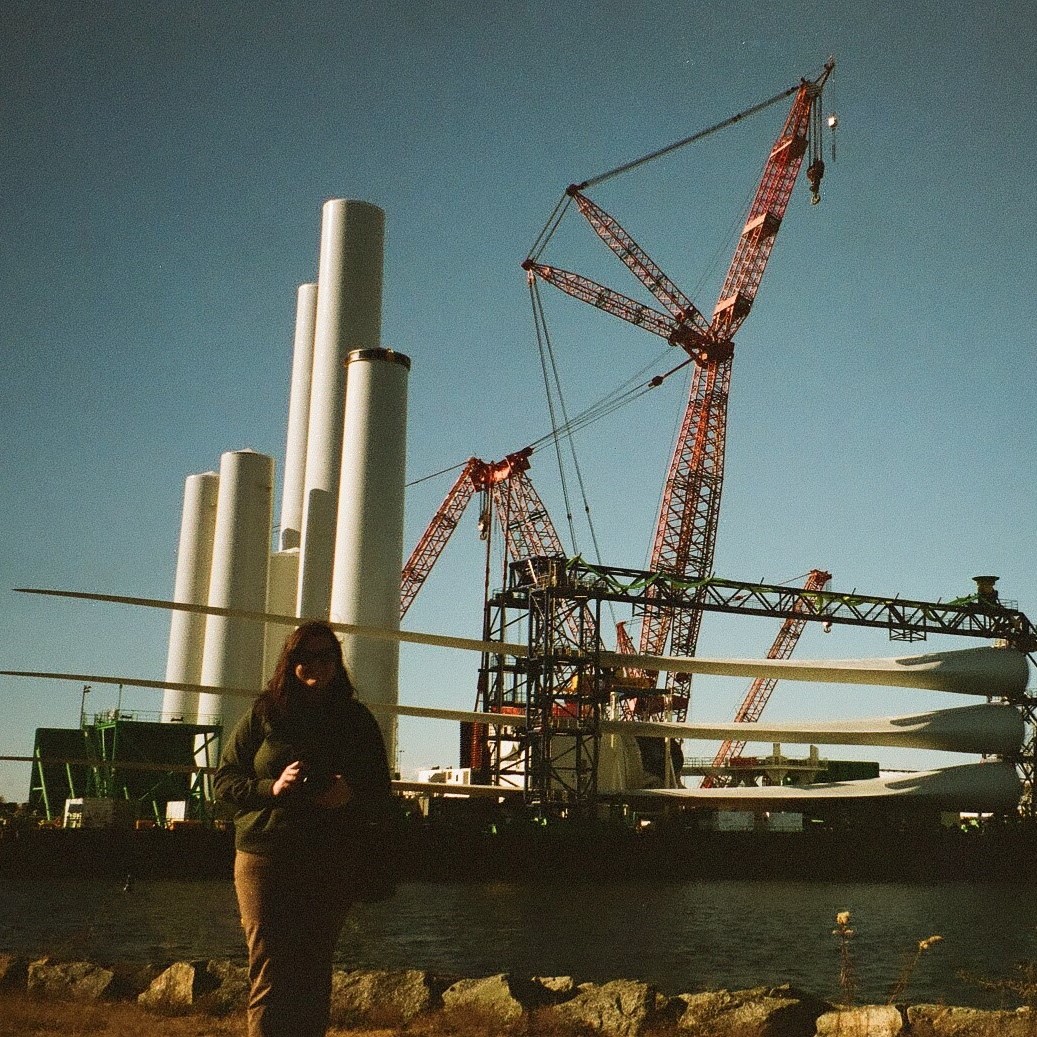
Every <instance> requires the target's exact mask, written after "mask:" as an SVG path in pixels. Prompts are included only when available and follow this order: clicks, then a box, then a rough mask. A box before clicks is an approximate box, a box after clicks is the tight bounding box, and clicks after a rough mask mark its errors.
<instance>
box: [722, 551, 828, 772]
mask: <svg viewBox="0 0 1037 1037" xmlns="http://www.w3.org/2000/svg"><path fill="white" fill-rule="evenodd" d="M831 578H832V574H831V573H826V572H824V571H822V570H821V569H811V570H810V572H809V573H808V574H807V578H806V581H805V582H804V584H803V589H804V590H807V591H819V590H824V588H825V586H826V585H827V583H828V581H829V580H831ZM808 611H809V610H808ZM806 625H807V621H806V620H805V619H796V618H793V617H791V616H790V617H789V618H788V619H786V620H785V622H784V623H782V624H781V629H780V630H779V631H778V636H777V637H776V638H775V639H774V644H772V645H771V648H770V651H769V652H768V653H767V658H768V659H788V658H789V656H791V655H792V652H793V650H794V649H795V647H796V643H797V642H798V641H799V635H800V634H802V633H803V628H804V627H805V626H806ZM777 683H778V678H777V677H757V678H756V680H754V681H753V682H752V684H750V685H749V690H748V691H747V692H746V694H745V698H744V699H743V700H742V704H741V705H740V706H739V707H738V712H737V713H735V721H736V722H738V723H746V724H755V723H756V721H757V720H759V719H760V717H761V716H763V710H764V707H765V706H766V705H767V701H768V699H770V697H771V692H773V691H774V688H775V685H777ZM744 749H745V742H744V741H741V742H736V741H734V740H733V739H730V738H729V739H727V741H725V742H724V743H723V744H722V745H721V746H720V748H719V749H718V750H717V754H716V756H715V757H714V758H713V766H714V767H723V766H724V765H725V764H726V763H727V761H728V760H729V759H730V758H731V757H732V756H741V754H742V751H743V750H744ZM728 784H730V781H729V779H727V778H725V777H724V776H714V775H712V774H707V775H706V776H705V777H704V778H703V779H702V788H704V789H712V788H716V787H717V786H718V785H728Z"/></svg>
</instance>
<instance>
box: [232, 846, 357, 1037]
mask: <svg viewBox="0 0 1037 1037" xmlns="http://www.w3.org/2000/svg"><path fill="white" fill-rule="evenodd" d="M329 875H330V872H329V869H327V868H326V867H324V866H323V865H318V864H317V862H310V861H292V862H287V863H286V862H284V861H275V860H273V859H272V858H269V857H262V856H259V855H258V854H254V853H242V852H241V851H238V853H237V855H236V857H235V859H234V888H235V890H236V891H237V895H238V908H239V910H240V911H241V924H242V926H243V927H244V929H245V940H246V942H247V944H248V976H249V982H250V985H251V991H250V994H249V999H248V1033H249V1037H324V1034H325V1031H326V1030H327V1027H328V1010H329V1005H330V1000H331V966H332V959H333V956H334V953H335V944H336V943H337V942H338V937H339V933H340V932H341V930H342V924H343V922H344V921H345V918H346V913H347V911H348V910H349V906H350V905H349V902H348V900H346V899H344V898H343V897H341V896H339V895H336V891H335V890H334V888H333V884H332V882H329Z"/></svg>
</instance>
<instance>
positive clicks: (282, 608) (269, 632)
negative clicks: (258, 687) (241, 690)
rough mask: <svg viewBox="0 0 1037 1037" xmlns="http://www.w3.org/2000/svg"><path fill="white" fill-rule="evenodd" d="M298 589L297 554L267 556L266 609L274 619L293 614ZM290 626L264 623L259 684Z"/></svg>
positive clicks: (271, 670) (270, 670)
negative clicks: (268, 559) (261, 673)
mask: <svg viewBox="0 0 1037 1037" xmlns="http://www.w3.org/2000/svg"><path fill="white" fill-rule="evenodd" d="M298 586H299V551H298V549H296V550H293V551H275V552H274V553H273V554H272V555H271V556H270V570H269V575H268V577H267V589H266V610H267V612H269V613H272V614H273V615H275V616H294V615H295V595H296V591H297V589H298ZM292 629H293V628H292V627H290V626H285V625H284V624H283V623H267V624H266V633H265V634H264V635H263V685H264V687H265V686H266V682H267V681H268V680H270V678H271V677H272V676H273V673H274V667H275V666H276V665H277V660H278V657H279V656H280V654H281V647H282V645H283V644H284V641H285V638H286V637H287V636H288V635H289V634H290V633H291V632H292Z"/></svg>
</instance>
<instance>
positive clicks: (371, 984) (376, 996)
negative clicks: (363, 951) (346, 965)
mask: <svg viewBox="0 0 1037 1037" xmlns="http://www.w3.org/2000/svg"><path fill="white" fill-rule="evenodd" d="M432 1007H433V998H432V982H431V980H430V978H429V975H428V973H427V972H425V971H423V970H421V969H400V970H398V971H387V970H381V969H359V970H357V971H356V972H341V971H336V972H334V973H333V974H332V977H331V1020H332V1022H334V1023H336V1024H339V1025H341V1024H345V1025H349V1024H352V1023H357V1022H363V1023H373V1024H389V1025H392V1024H396V1023H400V1022H407V1021H408V1020H410V1019H413V1018H414V1017H415V1016H416V1015H420V1014H421V1013H422V1012H427V1011H429V1009H431V1008H432Z"/></svg>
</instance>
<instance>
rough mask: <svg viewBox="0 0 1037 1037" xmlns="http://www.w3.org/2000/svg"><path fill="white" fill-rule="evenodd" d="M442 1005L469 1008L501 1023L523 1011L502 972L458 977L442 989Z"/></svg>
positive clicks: (515, 1017) (520, 1015)
mask: <svg viewBox="0 0 1037 1037" xmlns="http://www.w3.org/2000/svg"><path fill="white" fill-rule="evenodd" d="M526 985H527V986H530V984H526ZM443 1007H444V1008H446V1009H451V1010H456V1009H462V1010H466V1011H472V1012H475V1013H477V1014H478V1015H482V1016H486V1017H487V1018H488V1019H493V1020H495V1021H497V1022H501V1023H510V1022H513V1021H514V1020H516V1019H521V1018H522V1014H523V1012H524V1011H525V1008H524V1006H523V1004H522V1003H521V1002H520V1001H519V999H518V997H517V996H516V992H515V991H513V990H512V987H511V983H510V982H509V980H508V976H507V974H506V973H503V972H502V973H499V974H498V975H496V976H486V977H484V978H482V979H462V980H459V981H458V982H457V983H454V984H453V985H452V986H449V987H447V989H446V990H444V991H443Z"/></svg>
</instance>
